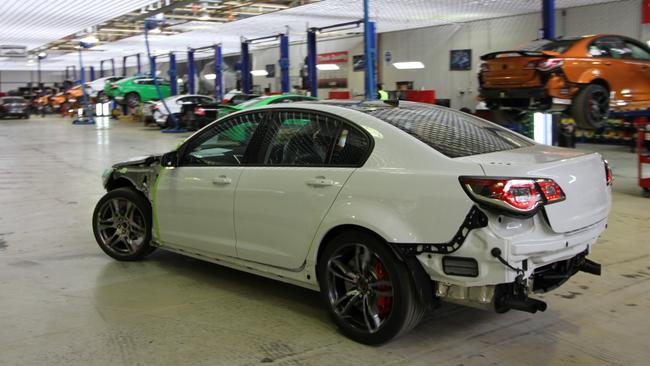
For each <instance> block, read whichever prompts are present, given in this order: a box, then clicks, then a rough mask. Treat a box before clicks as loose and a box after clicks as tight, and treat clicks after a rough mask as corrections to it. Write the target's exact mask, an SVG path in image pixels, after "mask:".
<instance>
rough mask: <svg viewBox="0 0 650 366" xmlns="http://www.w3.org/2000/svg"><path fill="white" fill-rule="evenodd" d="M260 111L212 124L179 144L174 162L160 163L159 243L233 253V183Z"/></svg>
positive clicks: (156, 199)
mask: <svg viewBox="0 0 650 366" xmlns="http://www.w3.org/2000/svg"><path fill="white" fill-rule="evenodd" d="M264 116H265V114H264V113H263V112H253V113H246V114H240V115H238V116H233V117H231V118H229V119H226V120H223V121H221V122H219V123H216V124H213V125H212V126H211V127H210V128H208V129H206V130H204V131H202V133H201V134H199V135H197V136H195V137H193V138H192V139H191V140H190V141H188V142H187V143H186V144H185V145H184V146H183V147H182V148H181V149H179V154H180V156H179V157H178V166H177V167H173V168H163V171H162V172H161V175H160V178H159V179H158V182H157V185H156V189H155V196H154V210H155V216H154V219H155V221H154V223H155V224H156V227H157V237H158V240H159V241H160V242H161V243H162V244H163V245H166V244H167V245H171V246H174V247H184V248H188V249H190V250H196V251H197V252H202V253H206V254H219V255H228V256H233V257H234V256H235V255H236V252H235V231H234V230H235V228H234V222H233V201H234V196H235V187H237V183H238V181H239V179H240V175H241V173H242V169H243V166H244V165H245V164H246V161H247V160H246V159H247V156H248V155H247V154H248V153H249V152H250V151H252V150H251V146H253V144H250V141H251V139H252V138H253V136H254V134H255V132H256V131H257V128H258V127H259V125H260V124H261V123H262V121H263V118H264Z"/></svg>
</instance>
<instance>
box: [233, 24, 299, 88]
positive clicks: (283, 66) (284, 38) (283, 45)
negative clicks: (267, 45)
mask: <svg viewBox="0 0 650 366" xmlns="http://www.w3.org/2000/svg"><path fill="white" fill-rule="evenodd" d="M276 39H279V40H280V59H279V60H278V65H279V66H280V90H281V92H282V93H289V92H290V91H291V81H290V78H289V67H290V63H289V30H288V29H287V31H286V32H285V33H280V34H276V35H273V36H266V37H259V38H252V39H243V40H242V84H244V75H245V74H246V75H247V78H246V80H247V82H248V91H244V93H250V91H251V90H252V89H253V86H252V84H253V78H252V75H251V74H250V70H246V71H247V72H246V73H245V74H244V67H243V66H244V64H246V65H247V66H248V65H250V61H249V62H246V63H244V58H246V60H250V53H249V47H248V46H249V45H250V44H255V43H260V42H268V41H272V40H276ZM243 88H244V87H242V89H243Z"/></svg>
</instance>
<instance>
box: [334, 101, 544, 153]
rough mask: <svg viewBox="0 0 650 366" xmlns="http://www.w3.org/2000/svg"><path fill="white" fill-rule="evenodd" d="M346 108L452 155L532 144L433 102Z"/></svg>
mask: <svg viewBox="0 0 650 366" xmlns="http://www.w3.org/2000/svg"><path fill="white" fill-rule="evenodd" d="M346 107H348V108H353V109H357V110H360V111H362V112H365V113H367V114H369V115H371V116H373V117H376V118H379V119H381V120H383V121H385V122H387V123H390V124H391V125H393V126H395V127H397V128H399V129H400V130H402V131H404V132H406V133H408V134H410V135H412V136H414V137H415V138H417V139H418V140H420V141H422V142H424V143H425V144H427V145H429V146H431V147H432V148H434V149H436V150H437V151H439V152H441V153H442V154H444V155H446V156H448V157H450V158H457V157H462V156H469V155H478V154H487V153H491V152H496V151H504V150H512V149H517V148H521V147H527V146H532V145H533V144H532V143H530V142H529V141H528V140H526V139H524V138H523V137H522V136H521V135H518V134H516V133H514V132H512V131H509V130H507V129H505V128H502V127H499V126H497V125H496V124H494V123H491V122H488V121H485V120H483V119H480V118H477V117H474V116H472V115H469V114H466V113H463V112H458V111H455V110H452V109H448V108H443V107H438V106H434V105H426V104H420V103H405V102H400V105H399V107H397V108H395V107H384V106H381V107H377V108H372V107H367V106H365V107H364V106H361V107H358V108H355V107H354V106H351V105H346Z"/></svg>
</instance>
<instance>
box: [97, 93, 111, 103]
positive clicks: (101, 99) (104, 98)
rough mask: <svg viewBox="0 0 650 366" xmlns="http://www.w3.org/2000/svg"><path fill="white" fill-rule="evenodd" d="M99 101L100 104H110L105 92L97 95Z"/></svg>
mask: <svg viewBox="0 0 650 366" xmlns="http://www.w3.org/2000/svg"><path fill="white" fill-rule="evenodd" d="M97 100H98V101H99V102H100V103H108V102H109V99H108V96H107V95H106V93H104V92H99V93H97Z"/></svg>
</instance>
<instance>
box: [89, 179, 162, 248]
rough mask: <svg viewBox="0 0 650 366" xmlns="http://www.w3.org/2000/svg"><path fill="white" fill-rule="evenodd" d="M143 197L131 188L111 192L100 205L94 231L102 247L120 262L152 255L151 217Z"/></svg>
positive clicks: (96, 208)
mask: <svg viewBox="0 0 650 366" xmlns="http://www.w3.org/2000/svg"><path fill="white" fill-rule="evenodd" d="M149 210H150V208H149V205H148V203H147V202H146V200H145V199H144V197H142V196H141V195H140V193H138V192H136V191H134V190H133V189H132V188H118V189H116V190H113V191H110V192H108V193H107V194H106V195H104V197H102V199H101V200H100V201H99V202H98V203H97V206H96V207H95V212H94V214H93V231H94V233H95V239H96V240H97V243H98V244H99V246H100V248H101V249H102V250H103V251H104V252H106V254H108V255H110V256H111V257H113V258H115V259H118V260H137V259H140V258H142V257H144V256H145V255H147V254H149V253H150V252H151V251H152V250H153V247H151V246H150V241H151V214H150V211H149Z"/></svg>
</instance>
